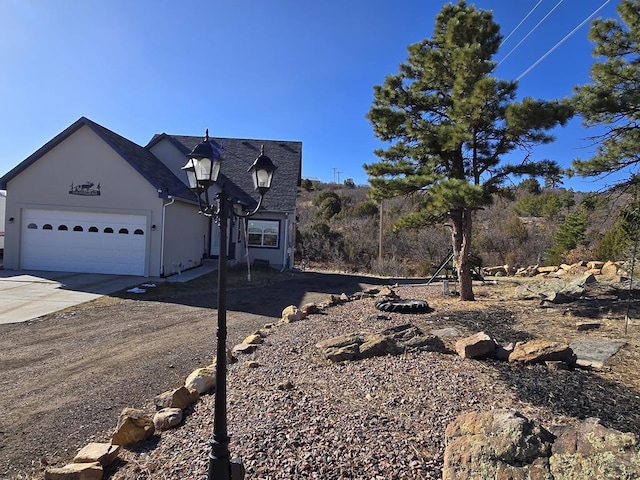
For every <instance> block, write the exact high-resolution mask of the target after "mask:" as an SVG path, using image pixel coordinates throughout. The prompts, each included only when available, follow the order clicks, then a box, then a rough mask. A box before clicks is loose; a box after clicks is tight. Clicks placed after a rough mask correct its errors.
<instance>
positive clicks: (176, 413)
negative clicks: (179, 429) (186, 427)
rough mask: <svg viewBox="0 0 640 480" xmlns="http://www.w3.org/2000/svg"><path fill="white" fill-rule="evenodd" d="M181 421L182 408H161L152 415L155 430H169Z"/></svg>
mask: <svg viewBox="0 0 640 480" xmlns="http://www.w3.org/2000/svg"><path fill="white" fill-rule="evenodd" d="M180 422H182V410H180V409H179V408H163V409H162V410H160V411H158V412H156V414H155V415H154V416H153V425H154V426H155V428H156V430H169V429H170V428H173V427H175V426H178V425H180Z"/></svg>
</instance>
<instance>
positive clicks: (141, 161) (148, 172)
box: [0, 117, 196, 202]
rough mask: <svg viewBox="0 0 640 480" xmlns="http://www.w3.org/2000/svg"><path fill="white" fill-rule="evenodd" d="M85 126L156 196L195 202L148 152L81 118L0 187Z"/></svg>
mask: <svg viewBox="0 0 640 480" xmlns="http://www.w3.org/2000/svg"><path fill="white" fill-rule="evenodd" d="M84 126H86V127H89V128H90V129H91V130H93V132H95V133H96V134H97V135H98V136H99V137H100V138H101V139H102V140H103V141H104V142H105V143H107V144H108V145H109V146H110V147H111V148H112V149H113V150H114V151H115V152H116V153H118V155H120V157H122V158H123V159H124V160H125V161H126V162H128V163H129V164H130V165H131V166H132V167H133V168H134V169H135V170H136V171H137V172H138V173H139V174H140V175H142V177H143V178H145V180H147V181H148V182H149V183H150V184H151V185H152V186H153V187H154V188H155V189H156V190H157V191H158V193H159V195H160V196H163V197H166V196H173V197H177V198H180V199H184V200H188V201H191V202H195V201H196V197H195V195H194V193H193V192H191V190H189V188H187V186H186V185H185V184H184V183H183V182H182V181H181V180H180V179H178V178H177V177H176V176H175V175H174V174H173V173H172V172H171V170H169V169H168V168H167V166H166V165H164V163H162V162H161V161H160V160H159V159H158V158H157V157H156V156H155V155H153V153H151V151H149V150H147V149H146V148H144V147H141V146H140V145H137V144H136V143H133V142H132V141H131V140H128V139H126V138H124V137H122V136H121V135H118V134H117V133H115V132H112V131H111V130H109V129H107V128H104V127H103V126H102V125H98V124H97V123H95V122H93V121H91V120H89V119H88V118H86V117H81V118H80V119H79V120H77V121H76V122H75V123H73V124H72V125H70V126H69V127H68V128H66V129H65V130H64V131H62V132H61V133H59V134H58V135H56V136H55V137H54V138H53V139H51V140H50V141H48V142H47V143H46V144H44V145H43V146H42V147H40V148H39V149H38V150H36V151H35V152H34V153H33V154H31V155H30V156H29V157H27V158H26V159H25V160H24V161H22V162H21V163H19V164H18V165H17V166H16V167H14V168H13V169H12V170H10V171H9V172H8V173H7V174H6V175H4V176H3V177H1V178H0V188H2V189H6V188H7V183H8V182H9V181H10V180H11V179H13V178H14V177H16V176H17V175H18V174H20V173H21V172H23V171H24V170H26V169H27V168H29V167H30V166H31V165H33V164H34V163H35V162H37V161H38V160H39V159H40V158H42V156H44V155H45V154H46V153H47V152H49V151H51V150H52V149H54V148H55V147H56V146H57V145H59V144H60V143H62V142H63V141H65V140H66V139H67V138H69V137H70V136H71V135H73V134H74V133H75V132H76V131H78V130H79V129H80V128H82V127H84Z"/></svg>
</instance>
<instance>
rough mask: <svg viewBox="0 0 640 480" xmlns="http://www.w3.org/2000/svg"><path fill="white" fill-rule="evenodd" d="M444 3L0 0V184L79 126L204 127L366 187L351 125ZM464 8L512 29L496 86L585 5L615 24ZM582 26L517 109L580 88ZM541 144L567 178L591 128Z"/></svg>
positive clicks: (575, 128)
mask: <svg viewBox="0 0 640 480" xmlns="http://www.w3.org/2000/svg"><path fill="white" fill-rule="evenodd" d="M445 3H448V2H444V1H436V0H402V1H391V0H341V1H336V0H324V1H300V0H227V1H220V0H188V1H184V2H176V1H173V0H171V1H170V0H153V1H151V0H135V1H131V0H107V1H102V2H94V1H87V0H0V68H1V69H2V71H1V75H0V112H1V113H0V175H3V174H4V173H6V172H7V171H9V170H10V169H11V168H13V167H14V166H15V165H17V164H18V163H20V162H21V161H22V160H24V159H25V158H26V157H27V156H29V155H30V154H31V153H33V152H34V151H35V150H37V149H38V148H39V147H40V146H42V145H43V144H44V143H45V142H47V141H48V140H50V139H51V138H52V137H54V136H55V135H57V134H58V133H60V132H61V131H62V130H64V129H65V128H66V127H67V126H69V125H70V124H71V123H73V122H74V121H76V120H77V119H78V118H80V117H81V116H86V117H88V118H90V119H91V120H93V121H95V122H97V123H99V124H101V125H103V126H105V127H106V128H109V129H110V130H113V131H115V132H116V133H119V134H120V135H123V136H124V137H126V138H128V139H130V140H132V141H134V142H136V143H138V144H140V145H145V144H146V143H147V142H148V141H149V140H150V139H151V137H152V136H153V135H154V134H155V133H162V132H166V133H170V134H184V135H202V134H204V130H205V128H209V131H210V132H211V134H212V135H213V136H219V137H240V138H269V139H281V140H298V141H302V142H303V171H302V173H303V177H305V178H317V179H320V180H323V181H339V182H343V181H344V180H345V179H347V178H352V179H354V181H355V182H356V183H357V184H366V183H367V178H366V174H365V172H364V171H363V169H362V165H363V164H364V163H371V162H374V161H376V160H377V157H375V156H374V155H373V150H375V149H376V148H378V147H379V146H381V143H380V142H379V141H378V140H377V139H376V138H375V136H374V134H373V130H372V128H371V125H370V123H369V122H368V120H367V119H366V118H365V115H366V113H367V112H368V111H369V109H370V108H371V105H372V100H373V86H374V85H376V84H381V83H382V82H383V81H384V79H385V77H386V75H388V74H391V73H396V72H397V71H398V65H399V64H400V63H401V62H403V61H404V60H405V59H406V56H407V50H406V47H407V46H408V45H409V44H411V43H415V42H418V41H420V40H422V39H424V38H427V37H430V36H431V34H432V30H433V24H434V19H435V16H436V15H437V13H438V12H439V11H440V9H441V8H442V6H443V5H444V4H445ZM468 3H472V4H475V5H476V7H478V8H482V9H488V10H492V11H493V13H494V19H495V21H496V22H497V23H498V24H500V26H501V30H502V34H503V36H504V37H507V35H509V34H511V33H512V32H513V33H512V35H511V36H510V37H509V38H508V39H506V41H505V42H504V44H503V47H502V48H501V51H500V52H499V54H498V55H497V57H496V58H495V60H497V61H500V60H502V59H504V61H503V62H502V63H501V64H500V66H499V67H498V69H497V71H496V76H497V77H499V78H502V79H516V78H518V77H519V76H520V75H522V74H523V73H524V72H525V71H526V70H527V69H528V68H529V67H531V66H532V65H533V64H534V63H535V62H536V61H538V60H539V59H540V58H541V57H542V56H543V55H544V54H545V53H546V52H548V51H549V49H551V48H552V47H553V46H554V45H556V44H557V43H558V42H559V41H560V40H562V39H563V38H564V37H565V36H566V35H568V34H569V33H570V32H571V31H572V30H574V29H575V28H576V27H577V26H578V25H579V24H580V23H581V22H582V21H583V20H585V19H586V18H587V17H589V16H590V15H591V14H592V13H593V12H594V11H595V10H596V9H598V8H599V7H600V6H601V5H603V4H605V3H606V5H605V6H604V8H602V9H601V10H600V11H599V13H598V14H597V15H596V17H616V18H617V15H616V12H615V7H616V6H617V4H618V2H617V1H615V0H612V1H609V2H606V0H542V1H540V0H518V1H514V0H477V1H475V2H474V1H469V2H468ZM536 5H538V6H537V7H536V8H535V10H534V11H533V13H531V15H530V16H529V18H528V19H526V21H524V22H523V23H522V25H521V26H520V27H519V28H518V29H516V30H515V31H514V29H515V28H516V26H517V25H518V24H520V23H521V22H522V20H523V19H524V17H525V16H526V15H527V14H528V13H529V12H531V10H532V9H533V8H534V6H536ZM554 8H555V10H553V12H552V13H550V14H549V12H550V11H551V10H552V9H554ZM547 14H549V16H548V17H547V18H546V20H544V21H543V22H542V23H540V25H539V26H538V27H537V28H536V29H535V30H533V31H531V30H532V29H533V28H534V27H535V26H536V24H538V23H539V22H540V21H541V20H542V19H543V17H545V15H547ZM589 23H590V22H589ZM589 23H587V24H585V25H584V26H582V27H581V28H580V29H578V30H577V31H576V32H575V33H574V34H573V35H572V36H571V37H570V38H568V39H567V40H566V41H565V42H564V43H563V44H562V45H561V46H559V47H558V48H557V49H556V50H555V51H554V52H553V53H551V54H550V55H549V56H548V57H547V58H546V59H544V60H543V61H542V62H540V63H539V64H538V65H537V66H536V67H535V68H533V69H532V70H531V71H529V72H528V73H526V74H525V75H524V76H523V77H522V78H521V79H520V81H519V90H518V92H519V96H520V97H524V96H532V97H536V98H544V99H552V98H558V97H563V96H568V95H570V94H571V92H572V88H573V87H574V86H575V85H578V84H584V83H587V82H588V81H589V67H590V65H591V64H592V63H593V60H594V59H593V57H592V56H591V50H592V44H591V43H590V42H589V40H588V38H587V33H588V29H589ZM527 35H528V37H527V38H525V36H527ZM520 42H522V43H521V44H520V45H519V46H518V47H517V48H516V49H515V50H513V52H512V53H509V52H511V51H512V49H514V47H516V46H517V44H518V43H520ZM507 55H508V56H507ZM505 57H506V58H505ZM555 134H556V136H557V141H556V142H555V143H554V144H552V145H549V146H545V147H542V148H538V149H536V150H535V151H534V158H536V159H542V158H549V159H552V160H556V161H558V162H559V163H560V164H561V165H563V166H569V165H570V163H571V160H572V159H573V158H575V157H577V156H580V157H588V156H589V155H590V152H592V147H589V144H590V142H589V141H588V140H587V137H588V136H589V135H592V134H593V132H590V131H586V130H584V129H583V128H582V127H581V122H580V119H579V118H576V119H574V120H573V121H572V122H571V123H570V124H569V125H568V126H567V127H565V128H562V129H559V130H558V131H557V132H555ZM267 154H268V152H267ZM273 160H274V162H276V163H277V159H276V158H274V159H273ZM274 181H277V177H276V179H274ZM565 186H566V187H572V188H575V189H576V190H582V191H592V190H597V189H599V188H601V187H602V186H603V184H602V183H594V182H593V181H591V180H589V181H584V180H580V179H572V180H569V181H566V182H565Z"/></svg>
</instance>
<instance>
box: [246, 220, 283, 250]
mask: <svg viewBox="0 0 640 480" xmlns="http://www.w3.org/2000/svg"><path fill="white" fill-rule="evenodd" d="M247 224H248V232H249V246H251V247H269V248H278V240H279V238H278V237H279V232H280V222H279V221H278V220H249V221H248V222H247Z"/></svg>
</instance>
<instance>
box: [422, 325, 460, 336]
mask: <svg viewBox="0 0 640 480" xmlns="http://www.w3.org/2000/svg"><path fill="white" fill-rule="evenodd" d="M429 333H431V335H435V336H436V337H439V338H455V337H459V336H460V331H458V329H456V328H454V327H445V328H437V329H435V330H431V332H429Z"/></svg>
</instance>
